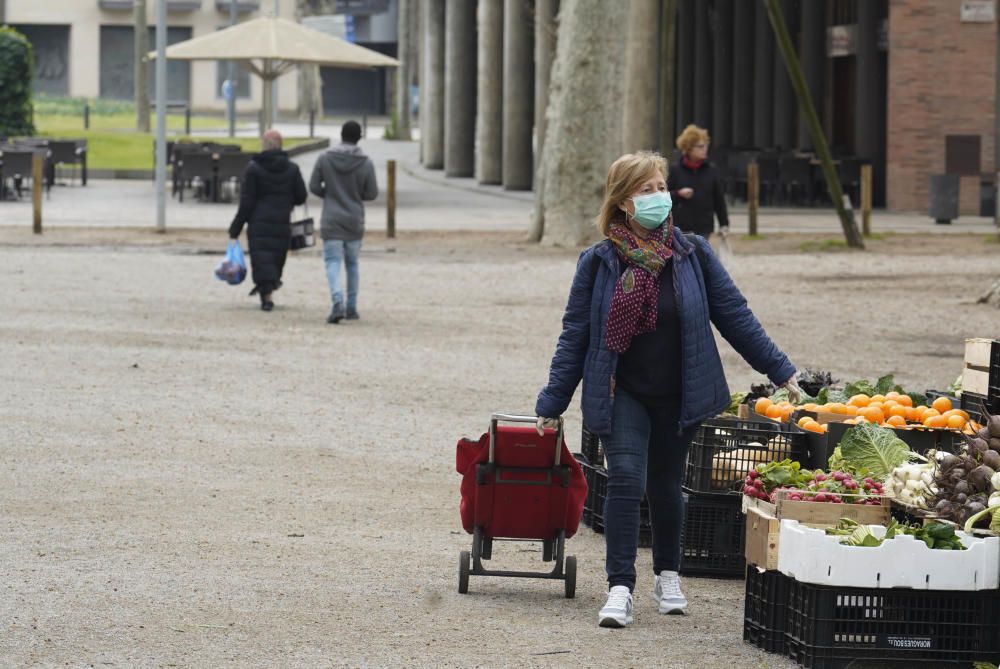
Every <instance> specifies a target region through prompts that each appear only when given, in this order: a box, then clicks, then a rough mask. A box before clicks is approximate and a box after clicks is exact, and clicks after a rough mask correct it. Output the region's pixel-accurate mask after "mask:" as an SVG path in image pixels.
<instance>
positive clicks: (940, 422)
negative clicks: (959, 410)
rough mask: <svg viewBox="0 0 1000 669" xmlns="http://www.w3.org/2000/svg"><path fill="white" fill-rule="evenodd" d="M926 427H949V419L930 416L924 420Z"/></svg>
mask: <svg viewBox="0 0 1000 669" xmlns="http://www.w3.org/2000/svg"><path fill="white" fill-rule="evenodd" d="M924 425H926V426H927V427H947V426H948V419H947V418H945V417H944V416H940V415H938V416H928V417H927V418H925V419H924Z"/></svg>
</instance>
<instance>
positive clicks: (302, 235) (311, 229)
mask: <svg viewBox="0 0 1000 669" xmlns="http://www.w3.org/2000/svg"><path fill="white" fill-rule="evenodd" d="M304 207H305V214H306V218H303V219H302V220H299V221H292V236H291V237H290V238H289V239H288V248H290V249H291V250H293V251H297V250H299V249H304V248H308V247H310V246H316V233H315V226H314V225H313V220H312V218H311V217H310V216H309V205H308V204H306V205H304Z"/></svg>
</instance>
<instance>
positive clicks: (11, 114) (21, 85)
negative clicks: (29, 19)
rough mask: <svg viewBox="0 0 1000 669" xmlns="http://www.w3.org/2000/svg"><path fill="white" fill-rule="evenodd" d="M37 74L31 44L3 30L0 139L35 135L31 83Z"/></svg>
mask: <svg viewBox="0 0 1000 669" xmlns="http://www.w3.org/2000/svg"><path fill="white" fill-rule="evenodd" d="M34 71H35V62H34V55H33V53H32V49H31V42H29V41H28V39H27V38H26V37H25V36H24V35H22V34H21V33H19V32H17V31H16V30H14V29H13V28H10V27H7V26H0V137H12V136H19V135H33V134H35V125H34V123H33V119H32V116H33V114H32V105H31V82H32V79H33V78H34V77H33V74H34Z"/></svg>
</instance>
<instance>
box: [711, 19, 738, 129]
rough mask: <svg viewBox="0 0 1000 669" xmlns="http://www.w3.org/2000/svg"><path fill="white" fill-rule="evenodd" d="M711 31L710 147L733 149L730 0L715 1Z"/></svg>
mask: <svg viewBox="0 0 1000 669" xmlns="http://www.w3.org/2000/svg"><path fill="white" fill-rule="evenodd" d="M714 14H715V16H714V20H713V24H714V25H713V28H714V30H713V31H712V72H713V74H712V126H711V127H710V131H711V134H712V144H715V145H716V146H732V145H733V0H715V11H714Z"/></svg>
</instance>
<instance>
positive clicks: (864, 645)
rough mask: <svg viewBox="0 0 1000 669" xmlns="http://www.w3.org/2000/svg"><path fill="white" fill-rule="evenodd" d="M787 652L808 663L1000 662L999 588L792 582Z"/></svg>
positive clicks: (835, 667)
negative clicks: (970, 589) (969, 589)
mask: <svg viewBox="0 0 1000 669" xmlns="http://www.w3.org/2000/svg"><path fill="white" fill-rule="evenodd" d="M785 635H786V637H787V651H788V656H789V657H791V658H792V659H793V660H795V661H796V662H798V663H799V664H800V665H802V666H803V667H807V668H810V669H842V668H843V667H846V666H848V665H849V664H851V663H852V662H855V661H857V660H868V661H877V660H883V659H885V660H889V659H891V660H898V661H902V662H906V663H908V664H918V663H919V664H922V665H923V666H933V667H939V666H949V665H950V663H962V664H964V666H966V667H968V665H969V662H975V661H984V662H993V663H994V664H996V663H998V662H1000V590H982V591H979V592H951V591H944V590H910V589H903V588H893V589H883V590H879V589H874V588H843V587H834V586H822V585H813V584H810V583H800V582H798V581H795V580H794V579H792V580H790V581H789V593H788V609H787V617H786V621H785Z"/></svg>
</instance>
